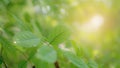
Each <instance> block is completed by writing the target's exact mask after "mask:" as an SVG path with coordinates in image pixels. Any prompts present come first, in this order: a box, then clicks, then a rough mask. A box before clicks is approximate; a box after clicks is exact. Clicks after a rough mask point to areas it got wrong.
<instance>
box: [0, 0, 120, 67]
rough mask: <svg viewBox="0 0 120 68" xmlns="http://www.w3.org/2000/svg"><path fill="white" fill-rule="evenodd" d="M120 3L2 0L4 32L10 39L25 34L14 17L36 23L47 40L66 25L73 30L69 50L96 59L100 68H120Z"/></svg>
mask: <svg viewBox="0 0 120 68" xmlns="http://www.w3.org/2000/svg"><path fill="white" fill-rule="evenodd" d="M119 4H120V0H0V30H2V29H4V30H6V34H4V35H5V37H7V36H8V39H9V40H11V38H12V36H14V33H16V32H19V31H21V30H20V29H19V28H17V27H16V25H20V24H19V23H18V24H14V23H15V22H17V21H16V20H15V19H14V18H13V17H14V16H13V17H12V16H11V15H15V16H17V17H18V18H19V19H20V20H21V21H22V22H25V24H26V25H27V26H29V27H31V26H32V25H34V24H31V23H36V24H37V26H38V27H39V29H41V33H42V34H43V35H44V36H45V37H46V36H47V34H48V33H49V31H50V30H51V28H53V27H55V26H57V25H60V24H64V25H66V26H68V27H69V29H70V30H71V36H70V39H69V40H68V42H66V48H67V49H71V50H73V49H75V52H76V54H77V56H79V57H81V58H84V59H85V60H87V59H93V60H95V61H96V63H97V64H98V66H99V68H120V5H119ZM18 21H19V20H18ZM39 24H40V25H39ZM22 28H24V29H27V28H26V27H25V26H24V27H22ZM31 30H32V29H31ZM71 42H72V44H73V43H74V45H70V44H71ZM61 48H62V47H61ZM64 61H66V60H64ZM60 63H61V66H63V68H66V67H65V65H67V64H65V62H62V61H61V62H60ZM68 67H69V65H68V66H67V68H68ZM69 68H70V67H69ZM73 68H76V67H73Z"/></svg>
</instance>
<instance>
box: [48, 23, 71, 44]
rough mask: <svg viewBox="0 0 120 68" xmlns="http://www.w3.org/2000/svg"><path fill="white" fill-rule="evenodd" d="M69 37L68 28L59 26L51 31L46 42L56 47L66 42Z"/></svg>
mask: <svg viewBox="0 0 120 68" xmlns="http://www.w3.org/2000/svg"><path fill="white" fill-rule="evenodd" d="M69 36H70V30H69V29H68V27H66V26H63V25H59V26H56V27H55V28H54V29H53V30H52V31H51V33H50V34H49V36H48V41H49V42H50V44H52V45H58V44H60V43H62V42H64V41H65V40H67V39H68V38H69Z"/></svg>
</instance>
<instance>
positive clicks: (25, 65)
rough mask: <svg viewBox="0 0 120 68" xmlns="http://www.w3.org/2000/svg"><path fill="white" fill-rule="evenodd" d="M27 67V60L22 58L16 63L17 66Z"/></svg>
mask: <svg viewBox="0 0 120 68" xmlns="http://www.w3.org/2000/svg"><path fill="white" fill-rule="evenodd" d="M26 67H27V61H25V60H22V61H20V63H19V64H18V68H26Z"/></svg>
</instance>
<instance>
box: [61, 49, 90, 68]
mask: <svg viewBox="0 0 120 68" xmlns="http://www.w3.org/2000/svg"><path fill="white" fill-rule="evenodd" d="M63 53H64V56H65V57H66V58H67V59H68V60H69V61H70V62H71V63H73V64H74V65H75V66H77V67H78V68H88V66H87V64H86V63H85V62H84V60H82V59H80V58H78V57H77V56H75V55H74V54H73V53H71V52H69V51H63Z"/></svg>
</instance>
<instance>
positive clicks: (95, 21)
mask: <svg viewBox="0 0 120 68" xmlns="http://www.w3.org/2000/svg"><path fill="white" fill-rule="evenodd" d="M103 22H104V18H103V17H102V16H101V15H95V16H93V17H92V18H91V19H90V20H89V21H88V22H87V23H86V24H83V25H82V26H81V29H82V31H85V32H93V31H96V30H98V29H99V28H100V27H101V26H102V24H103Z"/></svg>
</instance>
